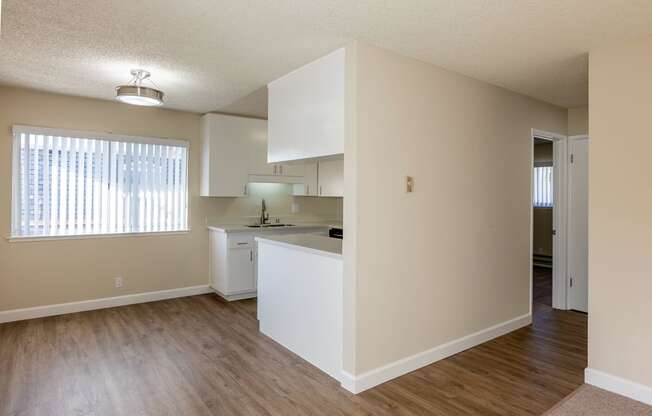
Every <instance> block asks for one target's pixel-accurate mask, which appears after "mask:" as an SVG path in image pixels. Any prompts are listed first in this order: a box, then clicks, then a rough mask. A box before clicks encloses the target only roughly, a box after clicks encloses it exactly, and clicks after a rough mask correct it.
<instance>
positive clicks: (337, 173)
mask: <svg viewBox="0 0 652 416" xmlns="http://www.w3.org/2000/svg"><path fill="white" fill-rule="evenodd" d="M318 181H319V190H318V193H319V196H344V161H343V160H327V161H324V162H319V171H318Z"/></svg>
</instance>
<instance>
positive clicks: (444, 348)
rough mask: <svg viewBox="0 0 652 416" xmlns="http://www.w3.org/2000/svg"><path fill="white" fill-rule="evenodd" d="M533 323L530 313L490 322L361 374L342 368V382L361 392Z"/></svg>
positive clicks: (350, 388) (352, 390) (348, 388)
mask: <svg viewBox="0 0 652 416" xmlns="http://www.w3.org/2000/svg"><path fill="white" fill-rule="evenodd" d="M531 323H532V315H531V314H529V313H528V314H527V315H522V316H519V317H518V318H514V319H511V320H509V321H506V322H503V323H500V324H497V325H494V326H491V327H489V328H486V329H483V330H481V331H478V332H475V333H473V334H470V335H467V336H465V337H462V338H459V339H456V340H453V341H450V342H447V343H445V344H443V345H440V346H437V347H435V348H431V349H429V350H427V351H423V352H420V353H418V354H415V355H412V356H410V357H406V358H402V359H400V360H398V361H395V362H393V363H390V364H387V365H384V366H382V367H379V368H375V369H373V370H371V371H367V372H366V373H363V374H360V375H359V376H354V375H352V374H350V373H348V372H346V371H342V376H341V385H342V387H343V388H345V389H346V390H348V391H350V392H352V393H354V394H358V393H360V392H363V391H365V390H367V389H370V388H372V387H375V386H377V385H379V384H382V383H385V382H386V381H389V380H391V379H393V378H396V377H400V376H402V375H404V374H407V373H409V372H412V371H414V370H417V369H419V368H421V367H425V366H427V365H429V364H432V363H434V362H437V361H439V360H443V359H444V358H448V357H450V356H452V355H455V354H457V353H460V352H462V351H464V350H467V349H469V348H473V347H475V346H477V345H480V344H482V343H485V342H487V341H490V340H492V339H494V338H497V337H500V336H502V335H505V334H507V333H509V332H512V331H515V330H517V329H519V328H522V327H524V326H527V325H530V324H531Z"/></svg>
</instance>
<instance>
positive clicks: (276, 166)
mask: <svg viewBox="0 0 652 416" xmlns="http://www.w3.org/2000/svg"><path fill="white" fill-rule="evenodd" d="M277 169H278V165H274V175H276V170H277Z"/></svg>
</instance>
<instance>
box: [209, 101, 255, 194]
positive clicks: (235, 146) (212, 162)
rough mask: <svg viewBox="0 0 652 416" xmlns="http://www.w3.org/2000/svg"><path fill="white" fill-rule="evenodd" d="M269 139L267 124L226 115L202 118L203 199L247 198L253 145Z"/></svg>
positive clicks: (211, 115)
mask: <svg viewBox="0 0 652 416" xmlns="http://www.w3.org/2000/svg"><path fill="white" fill-rule="evenodd" d="M266 136H267V122H266V121H265V120H256V119H251V118H245V117H235V116H226V115H222V114H205V115H203V116H202V118H201V139H202V156H201V159H202V167H201V189H200V195H201V196H242V195H245V194H246V192H247V191H246V187H247V182H248V174H249V158H250V143H252V142H254V141H257V140H263V142H264V141H265V137H266Z"/></svg>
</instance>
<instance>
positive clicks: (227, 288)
mask: <svg viewBox="0 0 652 416" xmlns="http://www.w3.org/2000/svg"><path fill="white" fill-rule="evenodd" d="M209 242H210V244H209V246H210V281H211V286H212V287H213V289H215V291H217V293H218V294H219V295H220V296H222V297H224V298H225V299H227V300H237V299H246V298H251V297H255V296H256V273H255V261H256V258H255V245H254V238H253V235H249V234H245V235H235V236H229V235H228V234H227V233H220V232H210V233H209Z"/></svg>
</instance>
